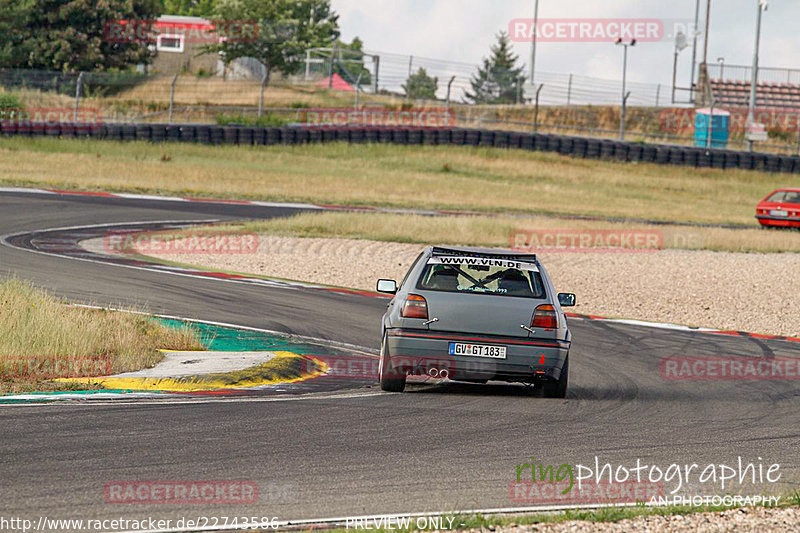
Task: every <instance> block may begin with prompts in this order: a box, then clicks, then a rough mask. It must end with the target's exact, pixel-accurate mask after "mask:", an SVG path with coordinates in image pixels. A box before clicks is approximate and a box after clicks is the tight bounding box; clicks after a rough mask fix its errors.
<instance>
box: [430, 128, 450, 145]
mask: <svg viewBox="0 0 800 533" xmlns="http://www.w3.org/2000/svg"><path fill="white" fill-rule="evenodd" d="M433 131H434V134H435V136H436V144H450V142H451V137H452V133H453V132H452V130H445V129H438V130H433Z"/></svg>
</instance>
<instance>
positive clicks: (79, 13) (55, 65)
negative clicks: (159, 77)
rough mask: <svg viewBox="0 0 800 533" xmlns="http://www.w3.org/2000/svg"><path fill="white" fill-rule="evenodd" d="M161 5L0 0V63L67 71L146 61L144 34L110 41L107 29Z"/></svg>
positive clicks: (137, 0)
mask: <svg viewBox="0 0 800 533" xmlns="http://www.w3.org/2000/svg"><path fill="white" fill-rule="evenodd" d="M160 11H161V3H160V1H159V0H104V1H103V2H98V1H96V0H21V1H18V0H0V66H2V67H8V68H34V69H43V70H59V71H64V72H69V71H81V70H84V71H92V70H109V69H127V68H129V67H130V66H131V65H136V64H139V63H147V62H149V61H150V59H151V58H152V57H153V52H152V51H151V50H150V49H149V48H148V43H147V42H146V40H143V39H139V40H136V39H134V40H132V41H131V42H113V39H109V38H108V29H109V25H110V24H113V23H115V22H118V21H120V20H137V21H142V20H144V21H148V20H152V19H154V18H156V17H157V16H158V15H159V14H160Z"/></svg>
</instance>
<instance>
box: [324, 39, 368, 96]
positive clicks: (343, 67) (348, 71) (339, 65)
mask: <svg viewBox="0 0 800 533" xmlns="http://www.w3.org/2000/svg"><path fill="white" fill-rule="evenodd" d="M336 49H337V51H338V52H337V55H336V57H337V61H336V63H334V65H333V71H334V72H335V73H337V74H338V75H339V76H341V77H342V78H344V79H345V80H347V81H348V82H350V83H352V84H353V85H355V83H356V80H359V83H360V84H361V85H362V86H363V85H369V84H371V83H372V75H371V74H370V72H369V70H367V68H366V67H365V66H364V43H363V41H362V40H361V39H359V38H358V37H353V41H352V42H351V43H350V44H347V43H346V42H344V41H342V40H341V39H337V41H336ZM339 60H341V61H339ZM359 74H360V75H361V78H360V79H359V77H358V76H359Z"/></svg>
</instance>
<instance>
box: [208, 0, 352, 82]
mask: <svg viewBox="0 0 800 533" xmlns="http://www.w3.org/2000/svg"><path fill="white" fill-rule="evenodd" d="M214 18H215V19H221V20H223V21H231V20H233V21H236V20H256V21H258V32H256V33H257V35H255V36H254V37H253V38H251V39H250V38H249V39H237V40H229V41H225V42H221V43H218V44H213V45H209V46H207V47H204V48H205V49H206V51H212V52H219V53H220V56H221V57H222V61H223V62H224V63H225V64H229V63H230V62H231V61H233V60H234V59H237V58H239V57H254V58H256V59H258V60H259V61H261V63H263V65H264V67H265V69H266V77H267V82H268V83H269V78H270V76H271V74H272V72H274V71H275V70H279V71H281V72H283V73H284V74H294V73H296V72H298V71H299V70H300V67H301V66H302V65H303V61H304V59H305V52H306V50H307V49H309V48H317V47H322V46H330V45H331V43H332V42H333V41H334V40H335V39H336V38H338V37H339V24H338V18H339V16H338V15H337V14H336V13H334V12H333V11H332V10H331V4H330V0H219V1H218V2H217V6H216V9H215V12H214Z"/></svg>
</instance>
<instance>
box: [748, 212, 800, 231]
mask: <svg viewBox="0 0 800 533" xmlns="http://www.w3.org/2000/svg"><path fill="white" fill-rule="evenodd" d="M756 219H758V223H759V224H761V225H762V226H774V227H780V228H800V218H798V217H773V216H768V215H756Z"/></svg>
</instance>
